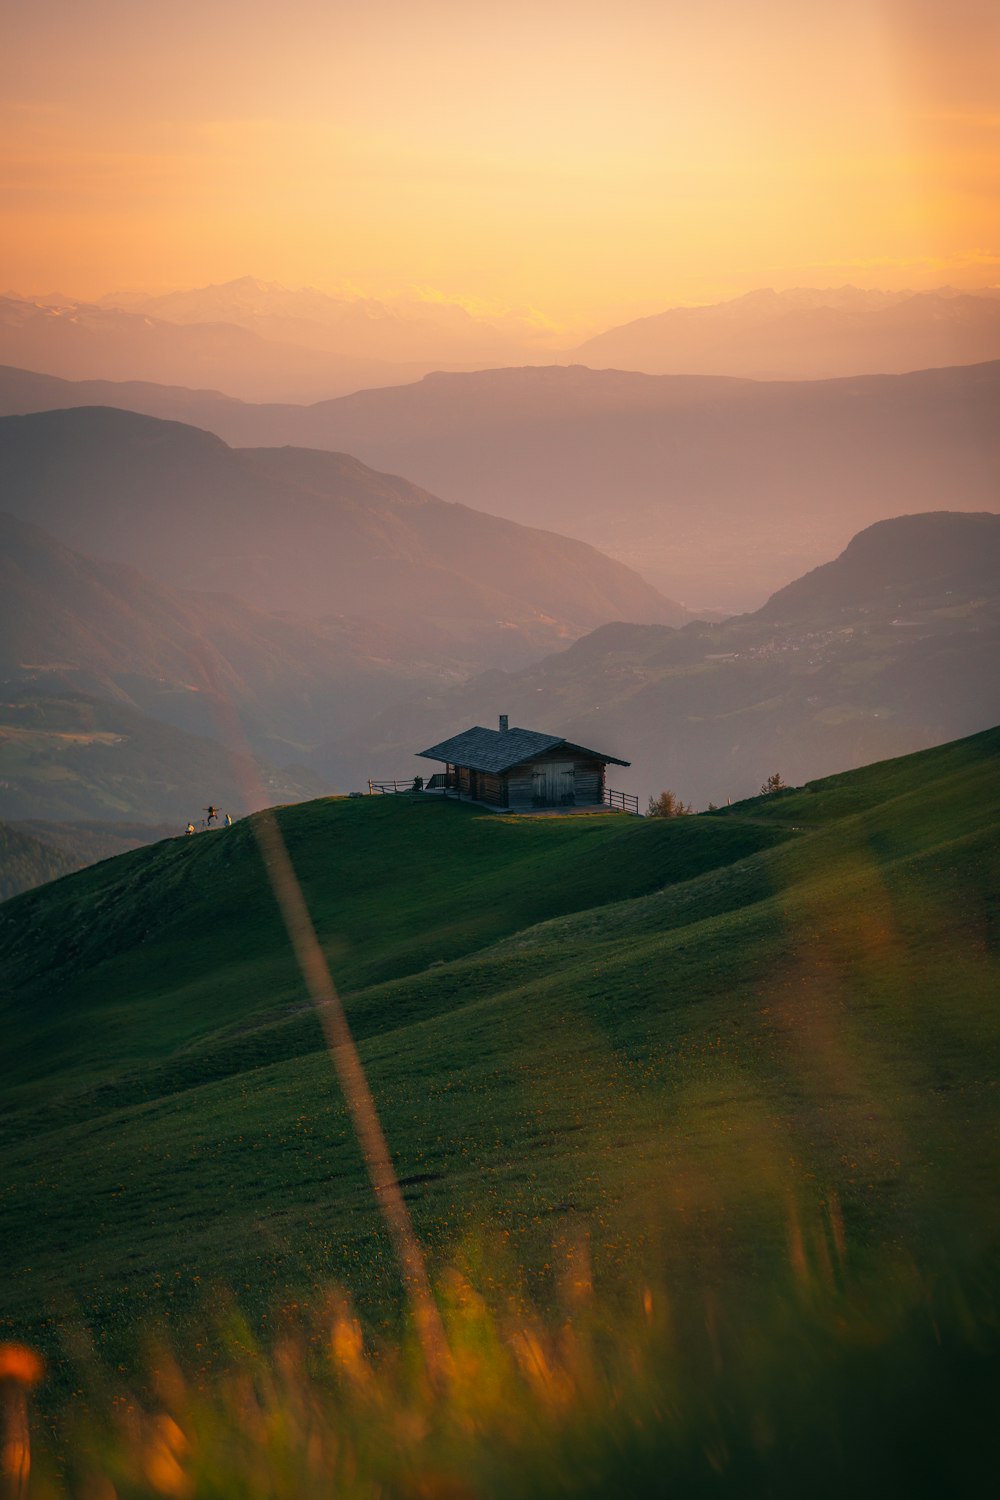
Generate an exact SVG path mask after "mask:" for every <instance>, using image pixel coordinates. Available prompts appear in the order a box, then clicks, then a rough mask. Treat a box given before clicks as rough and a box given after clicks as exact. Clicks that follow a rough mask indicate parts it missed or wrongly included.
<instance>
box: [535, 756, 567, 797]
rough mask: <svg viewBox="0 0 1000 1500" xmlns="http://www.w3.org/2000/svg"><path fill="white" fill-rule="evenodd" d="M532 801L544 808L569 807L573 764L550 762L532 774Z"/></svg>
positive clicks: (537, 767) (563, 761)
mask: <svg viewBox="0 0 1000 1500" xmlns="http://www.w3.org/2000/svg"><path fill="white" fill-rule="evenodd" d="M531 779H532V791H533V794H534V796H533V800H534V802H535V803H536V805H538V804H541V805H543V806H546V807H569V806H571V805H572V803H573V801H574V797H573V762H572V761H571V760H550V761H546V762H545V764H544V765H541V766H536V767H535V769H534V771H533V772H532V778H531Z"/></svg>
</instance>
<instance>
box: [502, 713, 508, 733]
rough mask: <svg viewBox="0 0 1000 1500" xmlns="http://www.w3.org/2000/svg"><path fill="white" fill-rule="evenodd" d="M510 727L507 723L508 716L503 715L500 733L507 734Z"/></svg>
mask: <svg viewBox="0 0 1000 1500" xmlns="http://www.w3.org/2000/svg"><path fill="white" fill-rule="evenodd" d="M509 727H510V726H509V724H508V723H507V715H506V714H501V715H500V733H501V734H506V733H507V730H508V729H509Z"/></svg>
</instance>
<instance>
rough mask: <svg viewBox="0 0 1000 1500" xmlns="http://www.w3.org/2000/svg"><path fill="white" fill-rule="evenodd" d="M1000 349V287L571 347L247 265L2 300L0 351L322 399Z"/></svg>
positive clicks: (812, 291) (634, 326)
mask: <svg viewBox="0 0 1000 1500" xmlns="http://www.w3.org/2000/svg"><path fill="white" fill-rule="evenodd" d="M998 358H1000V291H998V289H997V288H989V287H987V288H982V289H979V290H976V291H957V290H955V289H954V288H952V287H939V288H937V289H935V290H933V291H926V292H883V291H875V290H864V289H861V288H858V287H852V286H843V287H835V288H799V289H793V290H790V291H781V292H776V291H773V290H770V289H767V288H765V289H762V290H758V291H754V292H748V293H746V294H745V295H744V296H740V297H735V298H731V299H729V300H728V301H724V302H718V303H713V304H710V305H706V306H701V307H671V308H668V309H667V310H666V311H664V312H661V313H657V314H655V315H654V316H652V317H646V318H639V319H636V320H634V321H633V322H630V323H625V324H622V325H621V326H620V327H616V328H611V329H608V330H606V331H605V332H603V333H599V334H597V335H596V336H595V337H593V338H590V339H588V340H587V341H586V342H585V343H583V344H581V345H579V347H577V348H576V349H573V350H571V349H569V348H568V347H567V345H566V343H565V342H564V343H562V345H561V347H560V344H559V340H558V338H557V335H556V333H555V331H554V329H553V327H552V325H551V324H549V323H548V322H547V321H546V320H545V319H544V318H543V317H541V316H540V315H539V314H538V313H536V312H535V311H533V310H532V309H530V308H529V309H514V310H507V311H492V310H490V309H488V308H485V307H482V306H479V305H476V304H470V305H469V306H468V307H467V306H465V305H463V304H462V303H461V302H459V301H449V300H448V299H447V298H442V297H439V296H437V295H435V294H431V293H426V294H421V293H414V294H412V295H410V296H406V297H393V298H375V297H369V296H363V295H361V294H358V293H354V292H350V291H348V292H343V293H339V294H336V295H331V294H328V293H326V292H322V291H318V290H317V289H315V288H312V287H303V288H298V289H295V288H290V287H285V286H282V285H281V284H280V283H278V282H268V281H261V280H259V279H257V278H256V277H253V276H242V277H239V278H237V279H236V280H233V281H228V282H224V283H221V284H219V285H212V286H204V287H196V288H191V289H187V290H182V291H172V292H166V293H159V294H156V293H149V292H136V291H132V292H112V293H109V294H107V295H106V296H103V297H100V298H98V299H97V300H96V301H93V302H87V301H85V300H82V299H80V298H75V297H71V296H65V295H62V294H59V293H53V294H51V295H47V296H23V295H21V294H18V293H8V294H6V295H5V296H3V297H0V362H5V363H8V364H13V365H17V366H21V367H23V368H26V369H30V370H34V371H46V372H48V373H50V374H52V375H58V376H62V377H64V378H67V379H71V380H94V379H100V380H130V381H131V380H136V381H154V382H158V383H165V384H178V385H183V386H188V387H202V386H211V387H217V388H219V389H220V390H223V391H225V392H226V393H228V394H229V395H231V396H239V397H242V398H244V399H247V400H252V401H283V402H288V401H293V402H312V401H318V400H325V399H329V398H331V397H335V396H339V395H344V394H347V393H349V392H351V391H356V390H359V389H362V388H366V387H373V386H386V385H398V384H401V383H405V382H407V381H411V380H417V379H419V378H420V377H421V376H423V375H425V374H427V373H429V372H431V371H435V370H456V371H463V370H464V371H471V370H479V369H483V368H492V367H497V366H506V367H510V366H517V365H535V364H539V363H543V362H549V363H561V364H569V363H582V364H585V365H589V366H591V367H593V368H598V369H604V368H608V367H614V368H617V369H623V370H638V371H643V372H645V373H647V374H655V375H660V374H673V375H729V376H738V377H749V378H752V379H767V380H774V379H780V380H800V379H816V378H826V377H831V376H837V375H862V374H883V373H901V372H905V371H908V370H915V369H927V368H930V367H932V366H943V365H956V364H971V363H979V362H982V361H985V360H990V359H998Z"/></svg>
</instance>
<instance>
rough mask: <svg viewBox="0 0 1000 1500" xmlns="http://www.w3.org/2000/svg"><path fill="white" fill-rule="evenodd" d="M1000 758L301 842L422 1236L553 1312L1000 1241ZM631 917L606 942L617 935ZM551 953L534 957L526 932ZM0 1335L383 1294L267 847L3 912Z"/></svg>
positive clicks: (116, 1331)
mask: <svg viewBox="0 0 1000 1500" xmlns="http://www.w3.org/2000/svg"><path fill="white" fill-rule="evenodd" d="M998 754H1000V732H991V733H990V734H987V735H979V736H976V737H974V738H973V739H971V740H968V741H963V742H960V743H958V744H956V745H952V746H946V747H943V748H942V749H941V750H935V751H929V752H925V753H924V754H922V755H920V756H916V757H909V758H907V759H906V760H903V761H900V762H890V763H886V764H884V765H881V766H876V767H872V768H869V769H868V770H866V771H862V772H857V773H851V774H849V775H846V776H841V777H836V778H832V779H831V780H830V781H829V782H824V783H816V784H814V785H813V786H812V787H810V788H807V789H803V790H801V791H798V792H794V793H787V794H785V795H783V796H780V797H776V798H773V799H768V800H765V801H756V802H751V803H748V804H744V805H743V806H742V807H740V808H734V809H727V810H725V812H721V813H719V814H714V815H710V816H705V817H700V818H697V819H689V820H684V821H679V822H672V823H671V822H665V823H659V824H658V823H655V822H640V821H632V820H625V819H614V818H607V819H604V818H597V819H581V820H558V819H545V820H537V821H534V822H530V821H522V822H517V821H515V820H504V819H501V818H497V817H493V816H490V815H481V814H479V813H477V812H476V811H475V810H473V809H470V808H460V807H458V806H455V805H451V806H448V805H441V804H439V803H436V802H432V801H430V799H427V800H422V801H415V802H409V801H405V800H403V799H399V801H390V800H389V799H386V800H385V801H367V800H366V801H365V802H363V803H352V802H347V801H328V802H319V803H313V804H309V805H306V806H302V807H296V808H290V809H287V810H286V811H285V812H284V813H283V814H282V824H283V828H284V831H285V834H286V837H287V840H288V843H289V847H290V849H291V852H292V856H293V859H294V861H295V864H296V868H297V870H298V872H299V874H300V877H301V879H302V881H303V885H304V888H305V890H306V893H307V896H308V898H309V902H310V906H311V908H312V910H313V913H314V916H315V920H316V923H317V926H318V929H319V931H320V934H321V937H322V939H323V942H324V946H325V947H326V950H327V952H328V954H329V955H330V957H331V960H332V963H333V968H334V972H335V974H336V975H337V976H338V978H339V980H340V982H341V984H342V986H343V988H344V991H345V994H346V995H347V999H348V1012H349V1015H350V1018H351V1020H352V1023H353V1025H354V1028H355V1032H356V1034H357V1035H358V1036H359V1037H360V1038H362V1040H363V1045H362V1051H363V1055H364V1057H365V1060H366V1063H367V1065H368V1068H369V1072H370V1076H371V1079H372V1083H373V1087H374V1089H375V1092H376V1096H377V1098H378V1102H379V1104H380V1106H381V1109H382V1112H383V1116H384V1122H385V1125H386V1129H387V1134H388V1136H389V1140H390V1142H391V1143H392V1146H393V1148H394V1151H395V1155H396V1160H397V1162H398V1165H399V1170H400V1174H401V1176H402V1178H403V1180H404V1183H405V1184H406V1189H407V1196H408V1198H409V1199H410V1201H411V1205H412V1208H413V1212H414V1216H415V1219H416V1222H417V1226H418V1229H419V1231H420V1232H421V1234H422V1235H423V1236H424V1238H425V1240H426V1241H427V1242H428V1243H429V1244H430V1245H431V1246H432V1247H435V1248H438V1247H439V1248H441V1249H442V1250H444V1249H450V1248H451V1247H452V1246H453V1245H454V1243H455V1241H456V1240H457V1239H460V1238H461V1237H462V1236H464V1235H466V1234H467V1233H469V1232H471V1231H475V1232H476V1233H480V1232H487V1233H496V1234H499V1235H500V1236H503V1237H509V1240H510V1242H511V1243H512V1244H513V1245H514V1246H516V1247H517V1250H518V1254H519V1256H520V1257H521V1258H523V1259H524V1261H525V1262H526V1263H528V1264H530V1265H531V1266H532V1267H534V1268H536V1269H537V1271H538V1274H539V1275H541V1276H543V1278H544V1267H545V1264H546V1261H547V1260H548V1258H549V1251H550V1248H551V1245H552V1242H553V1239H558V1238H559V1237H560V1236H571V1237H572V1236H573V1235H576V1234H578V1233H579V1232H580V1230H581V1228H582V1227H584V1226H585V1227H586V1228H587V1230H588V1232H589V1233H590V1235H591V1238H592V1243H593V1247H594V1251H595V1255H596V1258H597V1260H598V1262H599V1264H600V1265H602V1266H604V1267H605V1268H606V1269H607V1270H608V1271H609V1272H610V1271H611V1270H612V1269H613V1268H614V1267H615V1266H616V1265H618V1264H619V1263H622V1264H625V1265H631V1264H632V1263H633V1262H634V1260H635V1257H636V1256H637V1255H638V1256H639V1258H640V1259H642V1258H643V1257H653V1258H654V1259H655V1260H656V1261H657V1262H658V1263H662V1262H663V1261H665V1262H666V1264H667V1265H668V1267H669V1268H670V1274H671V1276H672V1277H673V1278H674V1279H675V1280H676V1281H679V1282H681V1283H683V1282H684V1280H685V1278H697V1279H698V1281H699V1282H705V1281H706V1280H707V1281H708V1282H712V1281H713V1280H717V1279H718V1278H720V1277H724V1276H726V1277H731V1276H732V1275H734V1274H738V1275H740V1276H746V1275H750V1276H754V1277H759V1276H762V1275H764V1274H769V1272H770V1269H771V1268H772V1267H773V1266H774V1265H775V1264H777V1263H779V1262H780V1263H781V1264H785V1263H786V1259H787V1256H788V1254H789V1246H790V1245H791V1246H792V1252H793V1254H794V1253H795V1251H794V1247H795V1245H796V1244H799V1245H804V1246H805V1250H804V1251H802V1253H803V1254H805V1255H806V1256H808V1257H810V1258H812V1259H814V1260H816V1261H817V1263H819V1262H821V1261H822V1260H823V1258H824V1257H825V1258H826V1263H827V1264H829V1260H830V1256H831V1254H832V1253H833V1251H832V1248H831V1247H832V1246H833V1245H834V1244H835V1243H836V1244H838V1245H839V1244H840V1242H841V1241H840V1231H839V1229H838V1228H837V1224H838V1223H839V1221H840V1216H841V1215H842V1216H843V1225H844V1235H845V1236H846V1246H847V1252H846V1253H847V1254H848V1256H849V1257H854V1259H855V1261H857V1262H863V1261H864V1260H865V1258H866V1257H875V1256H877V1255H879V1254H882V1253H884V1252H886V1251H887V1250H888V1249H893V1250H905V1251H906V1252H907V1253H911V1252H912V1253H914V1254H918V1255H920V1256H921V1257H922V1258H923V1259H924V1260H926V1259H927V1258H928V1257H930V1258H931V1259H935V1258H938V1257H941V1258H950V1259H951V1260H952V1262H953V1263H955V1262H960V1261H961V1262H964V1261H969V1262H974V1261H976V1260H977V1259H978V1258H979V1257H980V1256H981V1255H982V1254H983V1253H984V1251H985V1249H986V1248H987V1246H988V1245H989V1244H990V1243H995V1235H996V1231H997V1227H998V1226H997V1223H996V1206H995V1190H994V1184H995V1181H996V1174H997V1170H998V1168H1000V1115H998V1109H997V1090H996V1088H995V1087H994V1086H993V1079H994V1078H995V1076H996V1021H995V1002H994V1000H993V996H994V995H995V993H996V988H997V979H998V974H997V967H998V966H997V947H998V932H997V925H996V915H995V911H994V909H993V908H992V907H991V906H990V904H989V897H988V893H989V891H990V890H991V889H993V888H995V886H996V879H997V875H998V874H1000V868H998V865H1000V860H998V840H997V825H998V822H1000V778H998V777H997V775H996V770H997V758H998ZM612 895H614V896H615V897H617V898H621V899H617V900H615V901H614V902H613V903H611V904H607V903H608V897H609V896H612ZM532 924H540V925H532ZM0 958H2V960H3V962H4V965H5V970H6V972H8V973H9V974H11V976H12V977H13V980H14V984H13V986H12V991H11V996H12V998H11V999H10V1000H9V1001H7V1002H6V1003H5V1013H4V1015H3V1024H4V1030H5V1035H6V1037H7V1039H8V1042H9V1045H8V1047H7V1049H6V1055H5V1059H4V1063H3V1075H2V1080H0V1081H2V1084H3V1094H4V1099H5V1104H6V1108H5V1111H4V1115H5V1118H4V1120H3V1126H4V1130H5V1134H6V1142H7V1143H6V1145H5V1147H4V1163H3V1179H2V1180H3V1183H4V1189H3V1192H4V1216H5V1220H6V1224H7V1237H8V1246H9V1248H8V1265H9V1267H10V1274H9V1276H8V1279H7V1282H6V1286H5V1297H4V1301H5V1308H4V1317H5V1319H6V1321H7V1325H8V1326H9V1327H10V1328H12V1329H15V1330H18V1331H20V1332H21V1333H24V1332H30V1333H31V1334H32V1335H33V1336H35V1337H40V1338H42V1339H43V1340H46V1341H50V1340H51V1338H52V1333H53V1329H52V1325H58V1324H59V1323H61V1322H63V1321H64V1320H65V1319H66V1318H67V1317H70V1316H75V1315H76V1313H77V1311H82V1312H83V1313H84V1314H85V1316H86V1317H87V1318H88V1319H90V1320H91V1321H92V1322H93V1324H94V1326H95V1328H96V1330H97V1332H98V1337H99V1338H100V1339H102V1340H104V1339H107V1340H109V1347H112V1348H120V1347H124V1346H125V1345H126V1344H127V1341H128V1339H129V1337H130V1335H131V1330H132V1329H133V1327H134V1325H135V1323H136V1321H137V1320H138V1319H140V1318H145V1317H148V1316H149V1314H150V1313H152V1312H153V1311H159V1312H161V1313H163V1314H164V1315H166V1316H169V1317H179V1316H181V1314H182V1313H183V1311H184V1310H185V1309H187V1308H190V1307H191V1306H192V1305H195V1304H197V1302H198V1299H199V1297H200V1296H201V1295H202V1289H203V1288H205V1287H206V1286H207V1285H208V1284H210V1283H211V1282H213V1281H215V1280H221V1281H225V1282H226V1283H228V1284H230V1285H232V1286H233V1287H234V1288H235V1289H236V1291H237V1293H238V1294H239V1295H240V1296H241V1297H242V1298H244V1299H245V1300H246V1301H247V1302H248V1303H249V1304H250V1305H251V1306H255V1307H256V1308H258V1309H260V1308H261V1307H263V1306H265V1305H267V1304H268V1303H269V1302H270V1301H271V1300H272V1299H273V1298H274V1297H275V1296H293V1295H297V1294H298V1293H299V1292H300V1291H301V1289H302V1288H303V1287H306V1288H308V1287H309V1286H310V1285H313V1284H315V1282H316V1280H317V1279H320V1278H326V1277H329V1276H337V1277H345V1278H346V1279H347V1280H348V1281H349V1282H350V1284H351V1285H352V1286H353V1287H354V1288H355V1290H356V1291H357V1292H358V1294H359V1295H360V1296H361V1297H362V1299H363V1300H364V1301H365V1302H366V1304H367V1305H368V1306H369V1307H371V1308H374V1307H378V1306H382V1307H385V1306H386V1305H387V1304H388V1303H390V1302H391V1300H392V1296H393V1291H392V1289H393V1287H394V1285H395V1277H394V1273H393V1271H392V1267H391V1257H390V1256H389V1252H388V1249H387V1247H386V1245H385V1242H384V1239H383V1236H382V1235H381V1233H380V1231H379V1228H378V1225H377V1223H376V1220H375V1216H374V1213H373V1210H372V1207H371V1203H370V1197H369V1193H368V1190H367V1188H366V1185H365V1182H364V1178H363V1174H362V1171H361V1166H360V1161H359V1158H358V1153H357V1149H356V1147H355V1146H354V1144H353V1142H352V1139H351V1136H350V1132H349V1130H348V1127H347V1123H346V1120H345V1117H344V1113H343V1110H342V1107H341V1104H340V1101H339V1098H338V1094H337V1089H336V1086H335V1084H334V1082H333V1078H332V1074H331V1068H330V1063H329V1060H328V1059H327V1057H326V1055H325V1054H324V1053H323V1051H322V1050H320V1048H319V1038H318V1032H317V1029H316V1027H315V1023H314V1022H313V1020H312V1017H311V1015H310V1014H309V1012H308V1010H306V1009H304V1008H303V999H302V990H301V984H300V983H299V982H298V980H297V978H296V975H295V973H294V972H293V969H292V965H291V963H290V961H289V959H288V957H287V955H286V952H285V946H284V943H283V941H282V936H281V932H280V930H279V926H278V921H277V917H276V915H275V912H274V908H273V901H272V898H271V897H270V895H269V893H268V890H267V888H266V886H265V884H264V880H263V874H262V871H261V868H260V863H259V859H258V856H257V855H256V852H255V849H254V847H253V845H252V842H251V830H250V828H249V827H248V826H247V825H241V826H240V827H238V828H236V829H233V830H231V831H229V832H226V833H219V834H212V835H205V836H200V837H199V838H198V839H196V840H191V841H183V840H173V841H169V842H167V843H165V844H161V845H158V846H155V847H153V848H150V849H142V850H138V851H136V852H135V853H133V854H130V855H127V856H123V857H122V858H120V859H118V860H115V861H114V862H112V863H110V864H106V865H103V866H101V867H99V868H97V869H94V870H89V871H85V872H82V873H81V874H80V875H77V876H73V877H70V878H68V879H65V880H62V881H59V882H57V883H56V884H54V885H52V886H49V887H47V888H45V889H43V890H41V891H38V892H32V893H29V894H27V895H25V896H22V897H20V898H17V899H16V900H15V901H13V902H11V903H9V904H8V905H7V906H6V907H4V908H3V911H2V912H0Z"/></svg>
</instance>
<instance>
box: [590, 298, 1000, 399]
mask: <svg viewBox="0 0 1000 1500" xmlns="http://www.w3.org/2000/svg"><path fill="white" fill-rule="evenodd" d="M573 358H574V359H576V360H579V361H580V363H581V364H585V365H590V366H592V367H593V368H595V369H603V368H606V367H608V366H614V367H615V368H617V369H620V370H643V371H645V372H646V374H648V375H739V376H747V377H749V378H750V379H752V380H819V379H825V378H828V377H830V376H836V375H880V374H900V373H902V372H904V371H907V370H919V369H927V368H928V367H930V366H932V365H964V364H975V363H978V362H981V361H983V360H990V359H997V358H1000V289H998V288H988V289H984V290H982V291H976V292H963V291H956V290H955V289H954V288H953V287H938V288H936V289H935V290H934V291H929V292H881V291H870V290H865V289H862V288H860V287H853V286H843V287H836V288H828V289H822V290H821V289H817V288H814V287H801V288H797V289H794V290H791V291H785V292H775V291H772V290H770V289H769V288H768V289H764V290H761V291H756V292H747V293H746V295H745V296H742V297H736V298H734V299H732V300H731V301H728V302H717V303H714V304H712V305H709V306H704V307H672V308H669V309H668V310H667V311H666V312H662V313H657V314H655V315H654V316H653V317H649V318H637V319H635V320H634V321H633V322H631V323H623V324H622V325H621V326H620V327H617V328H609V329H608V330H607V332H606V333H600V334H598V335H597V336H596V337H595V338H592V339H588V340H587V341H586V342H585V343H583V344H581V345H580V346H579V347H578V348H577V349H575V350H574V351H573Z"/></svg>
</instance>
